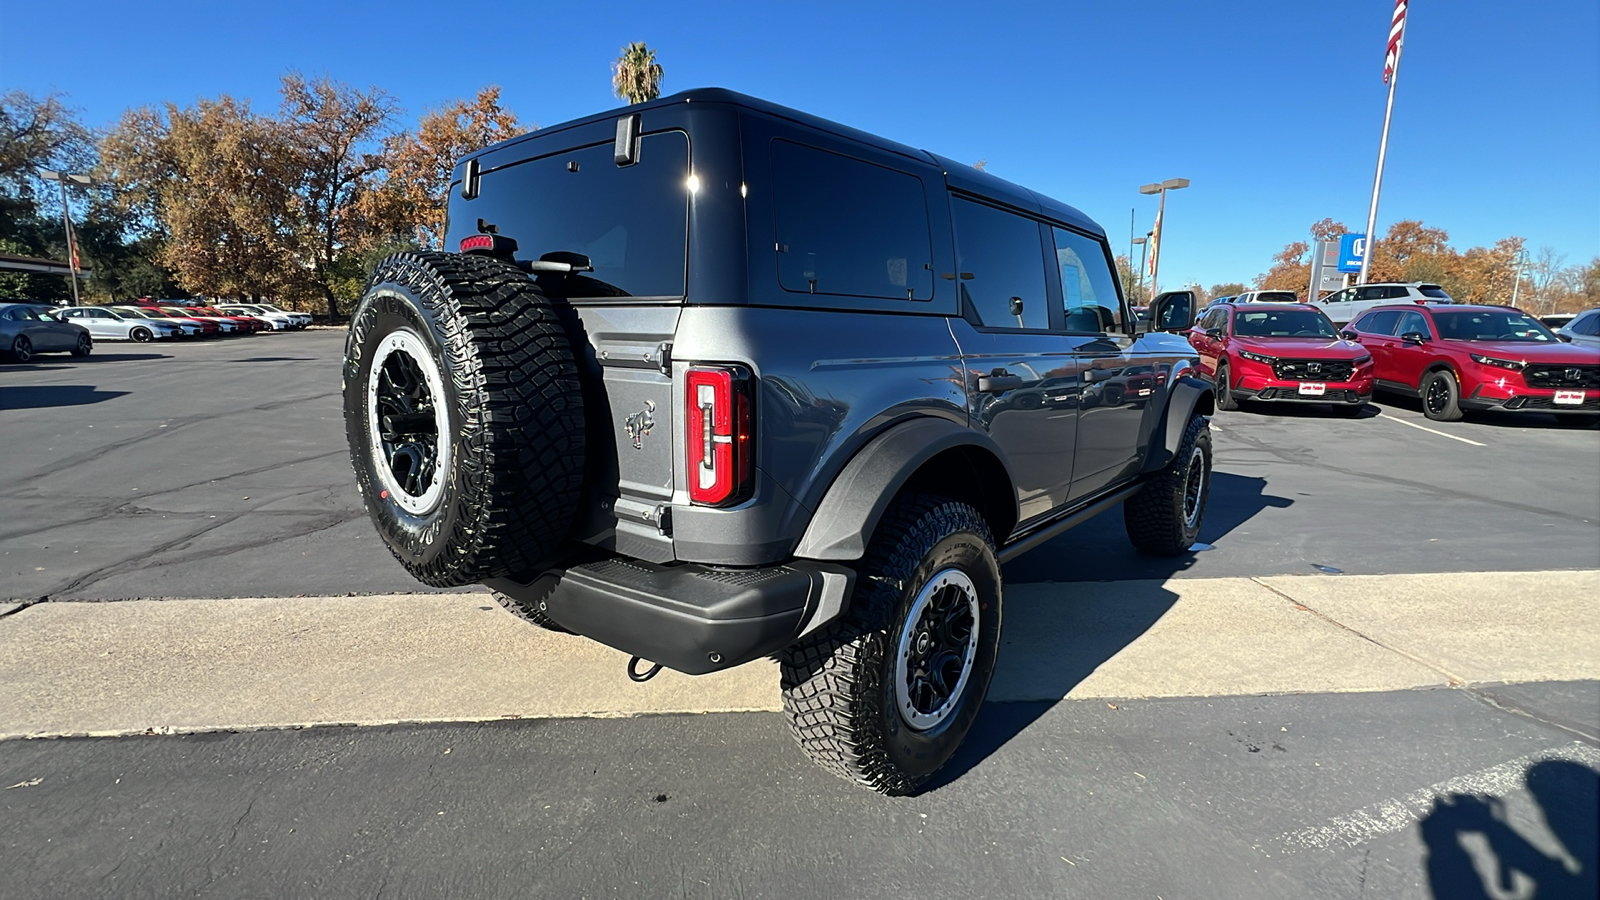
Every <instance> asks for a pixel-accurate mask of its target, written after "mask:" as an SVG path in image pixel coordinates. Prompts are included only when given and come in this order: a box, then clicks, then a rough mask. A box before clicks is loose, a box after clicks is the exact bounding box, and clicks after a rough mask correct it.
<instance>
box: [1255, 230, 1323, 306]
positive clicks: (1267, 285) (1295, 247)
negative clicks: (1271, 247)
mask: <svg viewBox="0 0 1600 900" xmlns="http://www.w3.org/2000/svg"><path fill="white" fill-rule="evenodd" d="M1310 253H1311V245H1310V244H1308V243H1306V242H1305V241H1295V242H1293V243H1291V244H1289V246H1287V247H1284V248H1283V249H1282V250H1279V251H1278V252H1277V254H1276V255H1274V256H1273V257H1272V268H1270V269H1268V270H1267V271H1266V273H1265V274H1262V275H1257V276H1256V288H1257V289H1258V290H1277V291H1294V292H1295V293H1296V294H1304V293H1305V292H1306V289H1307V288H1308V287H1310V286H1311V261H1310Z"/></svg>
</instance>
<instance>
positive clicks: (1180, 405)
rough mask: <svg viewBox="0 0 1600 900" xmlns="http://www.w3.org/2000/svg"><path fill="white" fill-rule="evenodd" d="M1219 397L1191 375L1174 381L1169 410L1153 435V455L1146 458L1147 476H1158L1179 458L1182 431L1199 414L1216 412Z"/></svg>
mask: <svg viewBox="0 0 1600 900" xmlns="http://www.w3.org/2000/svg"><path fill="white" fill-rule="evenodd" d="M1215 397H1216V394H1215V392H1214V389H1213V388H1212V385H1211V383H1210V382H1208V381H1203V380H1201V379H1200V378H1197V377H1195V376H1194V375H1192V374H1189V373H1188V372H1185V373H1184V374H1182V375H1179V376H1178V377H1176V378H1174V379H1173V380H1172V387H1171V388H1169V389H1168V390H1167V408H1166V409H1165V410H1164V411H1163V413H1162V420H1161V424H1159V425H1157V426H1156V429H1155V431H1153V432H1152V433H1151V435H1150V443H1151V445H1152V446H1151V447H1150V452H1149V453H1148V454H1146V455H1145V461H1144V469H1143V472H1144V473H1150V472H1159V471H1161V470H1162V469H1164V468H1166V467H1167V464H1168V463H1170V462H1172V458H1173V457H1174V456H1176V455H1177V454H1178V445H1179V444H1181V443H1182V442H1183V430H1184V429H1185V428H1186V427H1188V425H1189V420H1190V419H1191V418H1193V417H1194V416H1195V414H1196V413H1199V414H1200V415H1203V416H1209V415H1211V414H1212V413H1213V412H1215V411H1216V405H1215Z"/></svg>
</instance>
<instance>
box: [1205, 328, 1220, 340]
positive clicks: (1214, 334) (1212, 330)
mask: <svg viewBox="0 0 1600 900" xmlns="http://www.w3.org/2000/svg"><path fill="white" fill-rule="evenodd" d="M1206 334H1209V335H1211V336H1212V337H1214V338H1218V339H1221V337H1222V329H1221V328H1207V329H1206Z"/></svg>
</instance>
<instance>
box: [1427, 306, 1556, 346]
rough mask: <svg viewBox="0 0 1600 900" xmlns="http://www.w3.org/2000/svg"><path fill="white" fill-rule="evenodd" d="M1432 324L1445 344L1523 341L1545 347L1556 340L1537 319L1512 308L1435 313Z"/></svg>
mask: <svg viewBox="0 0 1600 900" xmlns="http://www.w3.org/2000/svg"><path fill="white" fill-rule="evenodd" d="M1433 324H1434V325H1435V326H1436V327H1437V328H1438V329H1439V337H1440V338H1442V339H1443V340H1447V341H1526V342H1528V343H1532V344H1547V343H1551V342H1553V341H1555V340H1556V339H1557V338H1556V336H1555V335H1554V334H1551V333H1550V329H1548V328H1546V327H1544V326H1543V325H1541V324H1540V323H1539V320H1537V319H1535V318H1534V317H1532V316H1530V315H1528V314H1526V313H1521V312H1517V311H1516V310H1514V309H1507V310H1498V309H1496V310H1480V311H1477V312H1436V313H1434V314H1433Z"/></svg>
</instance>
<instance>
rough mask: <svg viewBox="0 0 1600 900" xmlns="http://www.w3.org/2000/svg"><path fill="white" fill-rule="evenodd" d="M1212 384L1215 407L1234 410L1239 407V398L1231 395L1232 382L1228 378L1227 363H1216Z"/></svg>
mask: <svg viewBox="0 0 1600 900" xmlns="http://www.w3.org/2000/svg"><path fill="white" fill-rule="evenodd" d="M1213 386H1214V387H1215V389H1216V402H1217V409H1227V410H1234V409H1238V408H1239V398H1237V397H1235V396H1234V395H1233V383H1232V382H1230V381H1229V380H1228V364H1227V363H1225V362H1220V361H1219V362H1218V363H1217V374H1216V378H1215V380H1214V383H1213Z"/></svg>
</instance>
